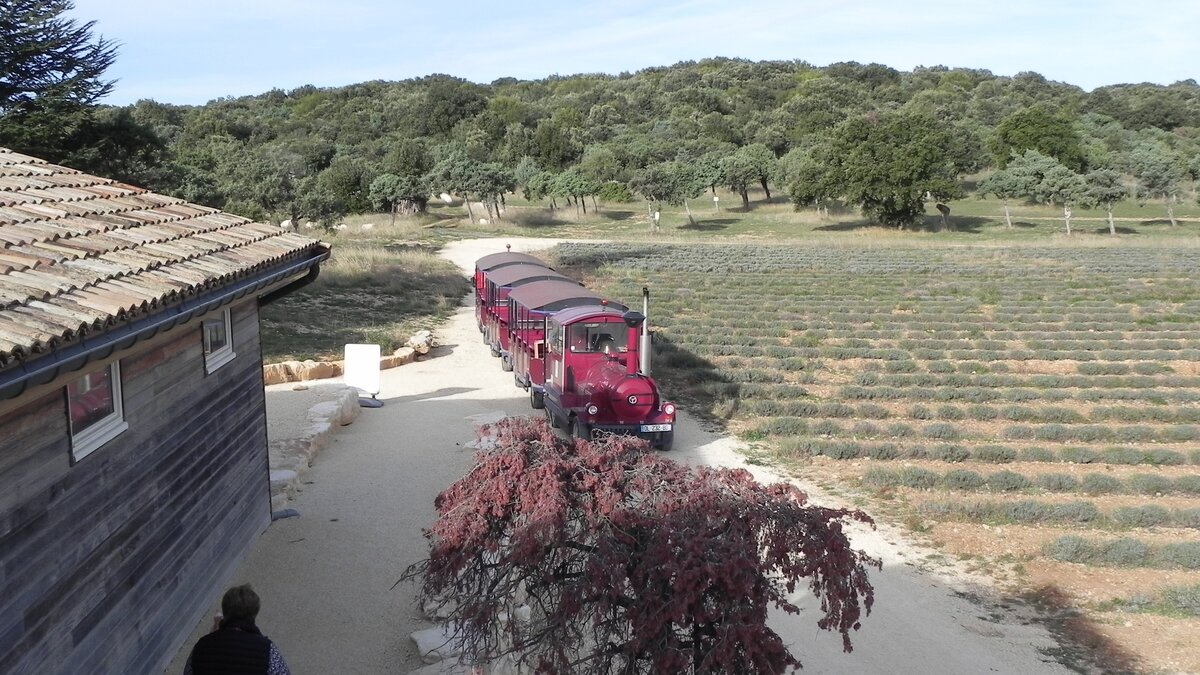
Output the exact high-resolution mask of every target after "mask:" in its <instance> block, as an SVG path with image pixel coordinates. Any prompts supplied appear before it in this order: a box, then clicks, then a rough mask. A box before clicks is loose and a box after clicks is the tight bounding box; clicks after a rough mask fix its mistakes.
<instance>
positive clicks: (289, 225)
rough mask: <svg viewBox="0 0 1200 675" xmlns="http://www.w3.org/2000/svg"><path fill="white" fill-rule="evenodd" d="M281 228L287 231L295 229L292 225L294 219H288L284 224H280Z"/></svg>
mask: <svg viewBox="0 0 1200 675" xmlns="http://www.w3.org/2000/svg"><path fill="white" fill-rule="evenodd" d="M279 227H282V228H283V229H285V230H290V229H292V228H293V227H295V225H293V224H292V219H291V218H289V219H287V220H285V221H283V222H282V223H280V224H279Z"/></svg>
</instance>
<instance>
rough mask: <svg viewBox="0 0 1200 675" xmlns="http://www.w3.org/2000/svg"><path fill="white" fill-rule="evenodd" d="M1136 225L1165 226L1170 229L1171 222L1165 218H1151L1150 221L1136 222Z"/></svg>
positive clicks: (1177, 220)
mask: <svg viewBox="0 0 1200 675" xmlns="http://www.w3.org/2000/svg"><path fill="white" fill-rule="evenodd" d="M1175 221H1176V222H1179V219H1178V218H1176V219H1175ZM1138 225H1166V226H1167V227H1171V221H1170V220H1168V219H1166V218H1151V219H1150V220H1140V221H1138Z"/></svg>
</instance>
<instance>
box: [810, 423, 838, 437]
mask: <svg viewBox="0 0 1200 675" xmlns="http://www.w3.org/2000/svg"><path fill="white" fill-rule="evenodd" d="M809 433H811V434H812V435H814V436H837V435H838V434H840V433H842V425H840V424H838V423H837V422H834V421H833V420H821V421H819V422H814V423H813V425H812V426H811V427H810V431H809Z"/></svg>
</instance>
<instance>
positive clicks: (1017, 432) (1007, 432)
mask: <svg viewBox="0 0 1200 675" xmlns="http://www.w3.org/2000/svg"><path fill="white" fill-rule="evenodd" d="M1033 434H1034V430H1033V427H1031V426H1026V425H1024V424H1013V425H1011V426H1007V427H1004V437H1005V438H1010V439H1013V440H1017V441H1020V440H1028V439H1031V438H1033Z"/></svg>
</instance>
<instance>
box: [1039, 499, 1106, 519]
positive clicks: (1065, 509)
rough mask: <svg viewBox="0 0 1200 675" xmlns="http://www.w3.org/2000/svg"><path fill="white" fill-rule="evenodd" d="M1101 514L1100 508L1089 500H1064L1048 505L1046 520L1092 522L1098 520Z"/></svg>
mask: <svg viewBox="0 0 1200 675" xmlns="http://www.w3.org/2000/svg"><path fill="white" fill-rule="evenodd" d="M1102 517H1103V515H1102V514H1101V513H1100V509H1098V508H1096V505H1095V504H1093V503H1091V502H1066V503H1064V504H1054V505H1052V506H1051V507H1050V515H1049V518H1048V520H1053V521H1056V522H1071V523H1092V522H1095V521H1097V520H1100V519H1101V518H1102Z"/></svg>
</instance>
